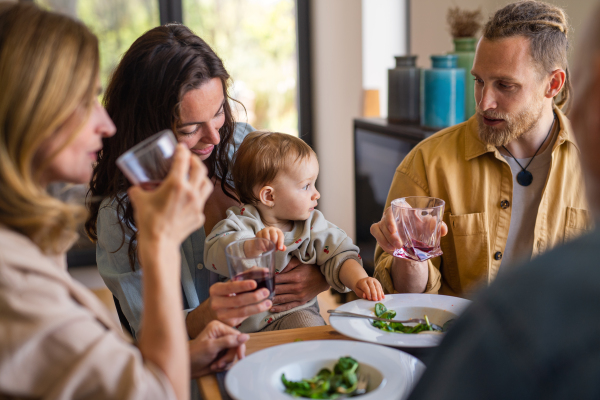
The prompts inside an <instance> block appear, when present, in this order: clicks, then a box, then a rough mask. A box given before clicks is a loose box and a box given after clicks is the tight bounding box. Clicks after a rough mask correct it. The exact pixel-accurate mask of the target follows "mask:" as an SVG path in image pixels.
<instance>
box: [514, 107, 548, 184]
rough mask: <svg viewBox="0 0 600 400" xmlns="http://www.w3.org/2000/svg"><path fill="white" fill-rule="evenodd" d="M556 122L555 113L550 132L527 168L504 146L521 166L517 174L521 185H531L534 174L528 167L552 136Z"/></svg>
mask: <svg viewBox="0 0 600 400" xmlns="http://www.w3.org/2000/svg"><path fill="white" fill-rule="evenodd" d="M554 122H556V114H554V119H553V120H552V125H551V126H550V130H549V131H548V134H547V135H546V139H544V141H543V142H542V144H540V147H538V149H537V150H536V152H535V154H534V155H533V157H531V160H529V162H528V163H527V165H526V166H525V168H523V166H522V165H521V163H520V162H519V160H517V158H516V157H515V156H513V155H512V153H511V152H510V151H508V149H507V148H506V147H504V146H502V148H504V150H506V151H507V152H508V154H510V156H511V157H512V158H513V160H515V162H516V163H517V164H518V165H519V167H521V172H519V173H518V174H517V182H518V183H519V185H521V186H529V185H531V182H532V181H533V175H532V174H531V172H529V171H527V167H529V164H531V162H532V161H533V159H534V158H535V156H536V155H537V153H538V151H540V149H541V148H542V146H543V145H544V143H546V140H548V136H550V132H552V129H553V128H554Z"/></svg>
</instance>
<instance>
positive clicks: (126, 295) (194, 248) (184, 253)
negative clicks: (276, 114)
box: [96, 123, 254, 336]
mask: <svg viewBox="0 0 600 400" xmlns="http://www.w3.org/2000/svg"><path fill="white" fill-rule="evenodd" d="M252 131H254V128H252V126H250V125H249V124H246V123H237V124H236V128H235V132H234V143H235V149H237V148H238V147H239V145H240V143H241V142H242V140H243V139H244V138H245V137H246V135H247V134H248V133H250V132H252ZM235 149H234V148H233V147H231V148H230V150H229V158H230V159H231V158H232V156H233V153H234V151H235ZM97 229H98V241H97V243H96V263H97V264H98V271H99V272H100V275H101V276H102V279H103V280H104V282H105V283H106V286H107V287H108V288H109V289H110V291H111V292H112V294H113V295H114V296H115V297H116V298H117V299H118V300H119V304H120V306H121V309H122V311H123V314H124V315H125V317H126V318H127V321H128V322H129V325H130V326H131V329H132V330H133V334H134V336H135V332H137V331H138V330H139V328H140V322H141V318H142V310H143V307H144V303H143V301H142V271H141V270H140V266H139V264H138V263H137V261H136V264H135V267H134V270H133V271H132V269H131V267H130V266H129V256H128V254H127V251H128V247H129V241H130V238H131V233H132V232H128V231H127V230H125V241H124V242H123V233H122V231H121V227H120V223H119V216H118V215H117V211H116V200H115V199H106V200H104V201H103V202H102V204H101V205H100V210H99V212H98V221H97ZM205 239H206V236H205V233H204V228H200V229H199V230H197V231H195V232H194V233H192V234H191V235H190V236H189V237H188V238H187V239H186V240H185V241H184V242H183V244H182V245H181V249H180V251H181V288H182V292H183V303H184V304H183V309H184V316H185V317H187V314H188V312H190V311H191V310H193V309H194V308H196V307H198V305H200V303H201V302H203V301H204V300H206V299H207V298H208V296H209V288H210V286H211V285H212V284H213V283H215V282H217V281H218V280H219V279H220V278H219V275H217V274H215V273H213V272H211V271H209V270H207V269H206V268H204V266H203V264H202V263H203V259H204V240H205ZM122 243H123V245H122V246H121V244H122ZM119 247H120V248H119ZM117 249H118V250H117Z"/></svg>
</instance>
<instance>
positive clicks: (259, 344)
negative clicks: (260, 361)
mask: <svg viewBox="0 0 600 400" xmlns="http://www.w3.org/2000/svg"><path fill="white" fill-rule="evenodd" d="M298 339H300V340H334V339H335V340H353V339H350V338H349V337H347V336H344V335H342V334H340V333H337V332H336V331H335V330H334V329H333V328H332V327H331V326H330V325H325V326H315V327H311V328H299V329H288V330H285V331H273V332H258V333H251V334H250V339H249V340H248V342H247V343H246V355H250V354H252V353H255V352H257V351H259V350H262V349H266V348H267V347H272V346H277V345H280V344H284V343H292V342H294V341H296V340H298ZM198 386H199V387H200V393H202V398H203V399H205V400H222V399H223V397H222V396H221V392H220V390H219V384H218V381H217V377H216V375H215V374H210V375H206V376H203V377H202V378H200V379H198Z"/></svg>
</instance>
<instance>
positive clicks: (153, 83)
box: [86, 24, 328, 337]
mask: <svg viewBox="0 0 600 400" xmlns="http://www.w3.org/2000/svg"><path fill="white" fill-rule="evenodd" d="M229 80H230V77H229V74H228V73H227V71H226V70H225V68H224V66H223V63H222V61H221V59H220V58H219V57H218V56H217V55H216V54H215V53H214V51H213V50H212V49H211V48H210V46H209V45H208V44H207V43H206V42H204V41H203V40H202V39H201V38H199V37H198V36H196V35H195V34H194V33H193V32H192V31H191V30H189V29H188V28H187V27H185V26H182V25H178V24H168V25H165V26H160V27H157V28H154V29H152V30H150V31H148V32H147V33H145V34H144V35H142V36H141V37H140V38H138V39H137V40H136V41H135V43H134V44H133V45H132V46H131V48H130V49H129V50H128V51H127V52H126V53H125V55H124V56H123V59H122V60H121V62H120V64H119V65H118V66H117V68H116V70H115V72H114V74H113V76H112V78H111V81H110V84H109V86H108V89H107V92H106V95H105V106H106V109H107V111H108V114H109V115H110V116H111V118H112V119H113V121H114V122H115V125H116V127H117V132H118V133H117V134H116V135H115V136H114V137H112V138H106V139H105V140H104V149H103V150H102V152H101V153H100V157H99V160H98V164H97V165H96V167H95V169H94V176H93V179H92V181H91V184H90V198H92V199H94V198H104V200H103V201H102V202H101V203H98V202H97V203H94V202H92V203H91V213H90V217H89V219H88V221H87V223H86V230H87V232H88V234H89V236H90V237H91V238H92V239H95V240H96V241H97V247H96V248H97V253H96V254H97V264H98V269H99V271H100V274H101V275H102V277H103V279H104V281H105V282H106V284H107V286H108V287H109V289H110V290H111V291H112V293H113V294H114V295H115V297H116V298H117V299H118V302H119V303H120V306H121V308H122V310H123V313H124V315H125V317H126V318H127V321H128V322H129V324H130V326H131V328H132V330H133V334H134V335H135V334H136V333H137V331H138V329H139V326H140V319H141V315H142V307H143V303H142V302H141V284H140V283H141V270H140V267H139V264H138V262H137V257H136V227H135V225H134V223H133V219H132V215H133V208H132V206H131V204H130V202H129V199H128V198H127V196H126V190H127V188H128V187H129V183H128V181H127V179H126V178H125V176H124V175H123V174H122V173H121V171H119V169H118V168H117V167H116V165H115V160H116V159H117V157H118V156H119V155H121V154H122V153H123V152H124V151H125V150H127V149H128V148H130V147H132V146H133V145H135V144H136V143H139V142H140V141H142V140H144V139H145V138H147V137H149V136H151V135H152V134H154V133H156V132H158V131H161V130H163V129H167V128H169V129H171V130H173V132H174V133H175V135H176V137H177V140H178V141H179V142H180V143H184V144H185V145H186V146H187V147H188V148H189V149H191V151H192V152H193V153H194V154H196V155H197V156H198V157H199V158H200V159H201V160H202V161H203V162H204V164H205V165H206V167H207V168H208V176H209V178H210V179H211V181H212V182H213V184H214V186H215V191H214V193H213V194H212V195H211V197H210V198H209V199H208V201H207V203H206V208H205V214H206V224H205V228H203V229H200V230H198V231H196V232H194V233H193V234H192V235H191V236H190V237H189V238H188V239H187V240H186V241H185V242H184V243H183V245H182V248H181V253H182V260H181V283H182V289H183V294H184V309H185V311H184V312H185V315H186V325H187V329H188V334H189V336H190V337H195V336H196V335H197V334H198V332H200V331H201V330H202V329H203V328H204V326H206V324H207V323H208V322H210V321H212V320H215V319H218V320H220V321H223V322H225V323H227V324H228V325H230V326H236V325H238V324H239V323H241V322H242V321H243V320H244V319H245V317H247V316H248V315H252V314H256V313H259V312H263V311H266V310H268V309H275V310H276V311H277V310H286V309H289V308H292V307H295V306H296V305H298V304H302V303H305V302H306V301H308V300H310V299H311V298H312V297H314V296H315V295H316V294H318V293H320V292H321V291H323V290H326V289H327V288H328V285H327V283H326V282H325V280H324V279H323V277H322V275H321V273H320V271H319V270H318V268H316V267H314V266H309V265H298V264H299V262H297V261H296V262H294V266H296V267H297V268H295V269H294V268H291V270H292V272H290V273H288V274H282V275H285V276H281V277H279V276H278V280H279V282H278V283H279V284H278V286H277V289H276V290H277V295H278V296H276V297H275V299H274V303H275V304H277V303H283V304H279V305H276V306H274V307H272V304H271V301H269V300H265V299H266V297H267V296H268V291H267V290H266V289H263V290H258V291H256V292H252V290H254V289H255V288H256V283H255V282H254V281H240V282H226V283H223V282H217V281H218V279H219V278H218V275H216V274H214V273H212V272H211V270H210V268H207V267H205V266H204V265H202V262H203V251H204V240H205V237H206V232H210V231H211V229H212V227H213V226H214V225H215V224H216V223H217V222H218V221H220V220H222V219H224V218H225V217H226V213H225V211H226V210H227V209H228V208H229V207H231V206H233V205H238V201H237V198H236V196H235V192H234V189H233V187H232V186H231V182H230V178H229V169H230V159H231V156H232V155H233V151H234V147H235V144H236V143H237V144H239V143H240V142H241V141H242V140H243V138H244V136H245V135H246V134H248V133H249V132H250V131H252V130H253V129H252V128H251V127H250V126H249V125H248V124H245V123H235V122H234V119H233V115H232V110H231V107H230V103H229V100H231V98H230V97H229V95H228V93H227V88H228V84H229ZM288 268H289V267H288ZM232 294H236V296H232ZM271 307H272V308H271Z"/></svg>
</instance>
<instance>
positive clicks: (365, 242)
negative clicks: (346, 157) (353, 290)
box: [354, 118, 434, 275]
mask: <svg viewBox="0 0 600 400" xmlns="http://www.w3.org/2000/svg"><path fill="white" fill-rule="evenodd" d="M433 133H434V132H432V131H429V130H425V129H422V128H421V127H420V126H419V125H417V124H414V125H413V124H390V123H388V121H387V120H386V119H385V118H357V119H355V120H354V183H355V195H354V199H355V216H356V244H357V246H358V247H360V250H361V251H360V253H361V255H362V258H363V263H364V266H365V269H366V270H367V272H368V273H369V275H372V274H373V270H374V263H373V259H374V254H375V244H376V242H375V239H374V238H373V236H371V233H370V228H371V225H372V224H373V223H374V222H377V221H379V220H380V219H381V215H382V214H383V210H384V207H385V200H386V199H387V196H388V191H389V189H390V185H391V183H392V179H393V178H394V173H395V171H396V168H398V165H400V162H402V160H403V159H404V157H406V155H407V154H408V153H409V152H410V151H411V150H412V148H413V147H415V145H416V144H417V143H419V142H420V141H421V140H423V139H425V138H426V137H428V136H431V135H432V134H433Z"/></svg>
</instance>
